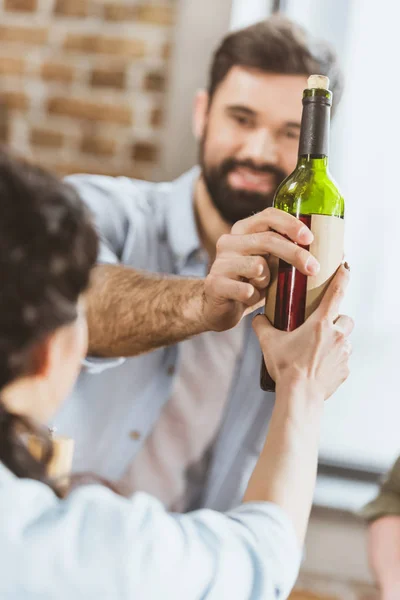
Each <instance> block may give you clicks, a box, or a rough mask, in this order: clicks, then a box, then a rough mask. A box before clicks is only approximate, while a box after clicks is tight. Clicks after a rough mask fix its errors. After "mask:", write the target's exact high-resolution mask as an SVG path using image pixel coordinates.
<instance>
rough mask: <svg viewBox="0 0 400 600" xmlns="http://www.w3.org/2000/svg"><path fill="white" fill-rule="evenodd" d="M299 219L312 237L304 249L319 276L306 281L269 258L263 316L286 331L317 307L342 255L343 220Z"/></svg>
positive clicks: (317, 217) (331, 218)
mask: <svg viewBox="0 0 400 600" xmlns="http://www.w3.org/2000/svg"><path fill="white" fill-rule="evenodd" d="M301 220H302V221H303V222H305V223H306V224H307V225H308V227H309V228H310V229H311V231H312V232H313V234H314V241H313V242H312V244H311V246H310V247H309V248H307V249H309V251H310V252H311V254H312V255H313V256H315V258H316V259H317V260H318V261H319V263H320V265H321V268H320V271H319V273H318V274H317V275H315V276H313V277H307V278H305V276H303V275H302V274H301V273H299V271H297V270H296V269H294V267H290V265H287V263H285V262H284V261H279V259H277V258H275V257H272V256H271V257H270V258H269V260H268V263H269V266H270V270H271V282H270V285H269V287H268V290H267V298H266V303H265V314H266V315H267V317H268V319H269V320H270V321H271V323H273V324H274V325H275V326H276V327H278V328H279V329H284V330H286V331H291V330H292V329H295V328H296V327H298V326H299V325H301V323H302V322H304V320H305V319H306V318H307V317H309V316H310V315H311V313H313V312H314V310H315V309H316V308H317V307H318V305H319V303H320V302H321V299H322V297H323V295H324V293H325V291H326V288H327V287H328V285H329V283H330V281H331V279H332V277H333V275H334V274H335V272H336V270H337V268H338V267H339V265H340V264H341V262H342V260H343V256H344V254H343V249H344V219H341V218H339V217H332V216H327V215H310V216H304V217H301ZM305 279H306V281H305Z"/></svg>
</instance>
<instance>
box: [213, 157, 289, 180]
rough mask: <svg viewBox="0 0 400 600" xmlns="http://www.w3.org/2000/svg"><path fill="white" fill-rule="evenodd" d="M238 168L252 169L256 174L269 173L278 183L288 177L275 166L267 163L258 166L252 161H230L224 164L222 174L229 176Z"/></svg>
mask: <svg viewBox="0 0 400 600" xmlns="http://www.w3.org/2000/svg"><path fill="white" fill-rule="evenodd" d="M238 168H245V169H251V170H252V171H254V172H255V173H262V174H264V173H268V174H271V175H275V177H276V178H277V180H278V181H281V180H283V179H284V178H285V177H286V175H285V173H284V172H283V171H282V170H281V169H278V168H277V167H275V166H274V165H271V164H268V163H265V164H263V165H258V164H256V163H254V162H253V161H252V160H249V159H248V160H233V159H229V160H226V161H224V162H223V163H222V165H221V174H223V175H228V173H230V172H231V171H235V170H236V169H238Z"/></svg>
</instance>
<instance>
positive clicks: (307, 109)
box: [299, 90, 331, 164]
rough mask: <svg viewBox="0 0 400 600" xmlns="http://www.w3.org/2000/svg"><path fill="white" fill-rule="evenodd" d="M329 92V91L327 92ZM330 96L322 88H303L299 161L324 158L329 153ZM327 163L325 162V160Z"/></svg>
mask: <svg viewBox="0 0 400 600" xmlns="http://www.w3.org/2000/svg"><path fill="white" fill-rule="evenodd" d="M328 94H329V92H328ZM330 105H331V97H328V96H327V95H326V94H325V91H323V90H305V92H304V96H303V115H302V118H301V131H300V142H299V161H300V160H301V159H308V160H312V161H314V160H322V159H323V160H324V161H327V159H328V155H329V130H330V113H331V107H330ZM326 164H327V162H326Z"/></svg>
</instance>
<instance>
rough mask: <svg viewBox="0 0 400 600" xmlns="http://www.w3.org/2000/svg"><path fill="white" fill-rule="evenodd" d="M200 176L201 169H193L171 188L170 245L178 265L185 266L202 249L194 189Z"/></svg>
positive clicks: (167, 213)
mask: <svg viewBox="0 0 400 600" xmlns="http://www.w3.org/2000/svg"><path fill="white" fill-rule="evenodd" d="M199 176H200V167H193V169H190V171H187V172H186V173H184V174H183V175H182V176H181V177H179V179H176V180H175V181H173V182H172V183H171V185H170V188H169V198H168V201H167V206H166V228H167V236H168V243H169V245H170V247H171V248H172V252H173V254H174V256H175V259H176V261H177V263H179V264H180V265H183V264H185V263H186V262H187V261H188V259H189V257H190V255H191V254H193V252H196V251H197V250H200V249H201V242H200V238H199V233H198V231H197V224H196V218H195V214H194V188H195V185H196V181H197V179H198V177H199Z"/></svg>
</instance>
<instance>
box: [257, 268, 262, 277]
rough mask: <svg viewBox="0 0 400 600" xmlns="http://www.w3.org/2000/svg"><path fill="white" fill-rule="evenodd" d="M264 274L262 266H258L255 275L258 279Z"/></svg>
mask: <svg viewBox="0 0 400 600" xmlns="http://www.w3.org/2000/svg"><path fill="white" fill-rule="evenodd" d="M263 273H264V267H263V266H262V265H258V269H257V275H258V277H261V275H262V274H263Z"/></svg>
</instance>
